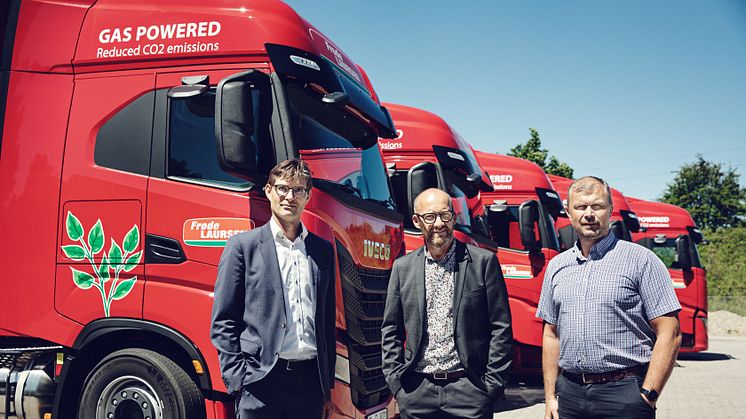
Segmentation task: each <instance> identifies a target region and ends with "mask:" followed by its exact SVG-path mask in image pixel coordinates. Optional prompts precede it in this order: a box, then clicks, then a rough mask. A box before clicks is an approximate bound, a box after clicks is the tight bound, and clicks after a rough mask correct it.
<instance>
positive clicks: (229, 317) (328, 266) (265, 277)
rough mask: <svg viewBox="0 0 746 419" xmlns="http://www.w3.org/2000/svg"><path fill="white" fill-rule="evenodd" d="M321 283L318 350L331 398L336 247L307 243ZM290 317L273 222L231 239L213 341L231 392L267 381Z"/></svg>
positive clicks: (221, 269)
mask: <svg viewBox="0 0 746 419" xmlns="http://www.w3.org/2000/svg"><path fill="white" fill-rule="evenodd" d="M305 244H306V251H307V253H308V261H309V264H310V268H311V269H310V271H311V275H312V276H313V278H314V280H315V282H316V313H315V316H314V321H315V331H316V349H317V360H318V368H319V374H320V376H321V387H322V390H323V392H324V396H325V398H326V399H327V400H328V399H329V398H330V397H331V388H332V387H333V386H334V363H335V361H336V345H335V334H336V330H335V315H336V313H335V302H336V299H335V289H334V280H335V273H334V269H335V263H334V251H333V250H332V246H331V244H330V243H329V242H328V241H326V240H324V239H322V238H320V237H319V236H317V235H315V234H313V233H311V232H309V233H308V235H307V236H306V239H305ZM287 324H288V319H286V318H285V297H284V293H283V288H282V277H281V275H280V266H279V262H278V260H277V252H276V251H275V244H274V239H273V237H272V231H271V230H270V227H269V223H267V224H265V225H264V226H262V227H260V228H258V229H254V230H251V231H248V232H245V233H241V234H237V235H235V236H233V237H231V238H230V239H229V240H228V242H227V243H226V245H225V249H224V250H223V255H222V256H221V258H220V264H219V266H218V278H217V282H216V283H215V300H214V302H213V306H212V327H211V331H210V332H211V333H210V337H211V339H212V343H213V345H214V346H215V347H216V348H217V350H218V355H219V360H220V369H221V372H222V375H223V381H224V382H225V386H226V388H227V389H228V392H229V393H235V392H236V391H238V390H239V389H240V388H241V387H242V386H246V385H248V384H251V383H253V382H256V381H259V380H261V379H262V378H263V377H264V376H265V375H267V373H268V372H269V371H270V370H271V369H272V367H273V366H274V365H275V363H276V362H277V358H278V353H279V352H280V348H281V347H282V340H283V337H284V335H285V328H286V327H287Z"/></svg>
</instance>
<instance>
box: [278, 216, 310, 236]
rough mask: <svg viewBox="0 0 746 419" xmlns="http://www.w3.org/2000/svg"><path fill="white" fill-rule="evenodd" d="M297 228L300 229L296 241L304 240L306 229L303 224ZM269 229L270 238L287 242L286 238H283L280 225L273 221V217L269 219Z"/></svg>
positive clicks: (283, 232) (283, 234) (283, 233)
mask: <svg viewBox="0 0 746 419" xmlns="http://www.w3.org/2000/svg"><path fill="white" fill-rule="evenodd" d="M298 228H300V234H299V235H298V237H296V240H298V239H300V240H305V239H306V236H308V229H307V228H306V226H304V225H303V223H300V225H299V227H298ZM269 229H270V231H271V232H272V237H274V238H281V239H286V240H287V237H285V231H283V229H282V227H280V224H279V223H277V221H275V218H274V217H270V218H269Z"/></svg>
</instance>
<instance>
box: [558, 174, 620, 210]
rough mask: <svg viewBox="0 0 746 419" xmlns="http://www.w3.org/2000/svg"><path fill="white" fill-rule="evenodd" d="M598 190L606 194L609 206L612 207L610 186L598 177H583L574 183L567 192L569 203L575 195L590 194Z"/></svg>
mask: <svg viewBox="0 0 746 419" xmlns="http://www.w3.org/2000/svg"><path fill="white" fill-rule="evenodd" d="M596 188H599V189H600V190H601V191H603V192H604V193H605V194H606V200H607V202H608V203H609V206H611V205H612V201H611V188H609V184H608V183H606V181H605V180H603V179H601V178H599V177H596V176H583V177H581V178H580V179H577V180H576V181H575V182H573V183H572V185H570V188H569V189H568V190H567V202H570V200H571V196H572V194H573V193H580V194H589V193H592V192H593V191H594V190H595V189H596Z"/></svg>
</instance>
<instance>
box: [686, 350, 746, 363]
mask: <svg viewBox="0 0 746 419" xmlns="http://www.w3.org/2000/svg"><path fill="white" fill-rule="evenodd" d="M677 359H678V360H679V361H726V360H729V359H735V358H734V357H733V356H731V355H729V354H719V353H715V352H693V353H683V354H679V356H678V358H677Z"/></svg>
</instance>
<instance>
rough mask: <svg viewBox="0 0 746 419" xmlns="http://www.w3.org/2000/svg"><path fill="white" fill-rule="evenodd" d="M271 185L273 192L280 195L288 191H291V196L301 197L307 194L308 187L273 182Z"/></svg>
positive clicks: (284, 194)
mask: <svg viewBox="0 0 746 419" xmlns="http://www.w3.org/2000/svg"><path fill="white" fill-rule="evenodd" d="M272 187H273V188H275V192H277V195H280V196H286V195H287V194H289V193H290V191H293V196H295V197H296V198H300V199H303V198H305V197H306V195H308V188H306V187H304V186H295V187H290V186H288V185H278V184H274V185H272Z"/></svg>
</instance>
